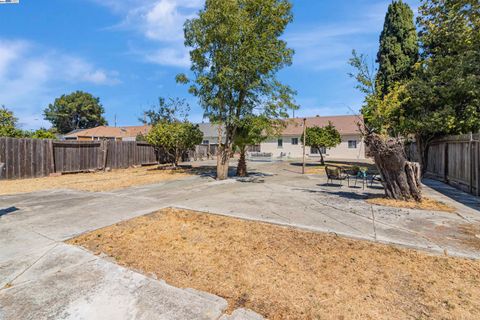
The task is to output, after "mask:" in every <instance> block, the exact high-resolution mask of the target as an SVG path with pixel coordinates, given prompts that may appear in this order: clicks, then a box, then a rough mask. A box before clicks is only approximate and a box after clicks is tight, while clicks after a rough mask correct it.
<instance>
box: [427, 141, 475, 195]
mask: <svg viewBox="0 0 480 320" xmlns="http://www.w3.org/2000/svg"><path fill="white" fill-rule="evenodd" d="M426 169H427V170H426V173H427V175H428V176H429V177H431V178H434V179H437V180H441V181H443V182H446V183H448V184H450V185H452V186H454V187H456V188H458V189H461V190H463V191H465V192H469V193H472V194H476V195H480V134H474V135H470V134H468V135H460V136H450V137H445V138H442V139H439V140H436V141H434V142H432V143H431V145H430V147H429V150H428V161H427V168H426Z"/></svg>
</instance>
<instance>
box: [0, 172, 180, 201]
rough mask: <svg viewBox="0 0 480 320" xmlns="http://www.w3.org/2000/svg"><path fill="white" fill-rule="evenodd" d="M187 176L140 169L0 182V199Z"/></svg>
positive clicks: (114, 187)
mask: <svg viewBox="0 0 480 320" xmlns="http://www.w3.org/2000/svg"><path fill="white" fill-rule="evenodd" d="M188 175H189V171H188V170H176V171H171V170H156V168H155V167H140V168H130V169H122V170H113V171H110V172H103V171H101V172H96V173H78V174H67V175H61V176H57V177H45V178H37V179H24V180H8V181H1V182H0V185H1V188H0V195H6V194H17V193H26V192H35V191H41V190H51V189H75V190H82V191H91V192H99V191H112V190H117V189H124V188H127V187H132V186H139V185H146V184H153V183H157V182H161V181H168V180H175V179H179V178H182V177H186V176H188Z"/></svg>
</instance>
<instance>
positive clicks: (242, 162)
mask: <svg viewBox="0 0 480 320" xmlns="http://www.w3.org/2000/svg"><path fill="white" fill-rule="evenodd" d="M246 153H247V148H245V147H243V148H240V159H239V160H238V165H237V176H238V177H246V176H247V175H248V173H247V160H246V157H245V154H246Z"/></svg>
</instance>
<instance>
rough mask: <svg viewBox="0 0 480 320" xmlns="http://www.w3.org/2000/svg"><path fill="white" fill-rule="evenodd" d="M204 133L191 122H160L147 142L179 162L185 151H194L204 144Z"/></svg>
mask: <svg viewBox="0 0 480 320" xmlns="http://www.w3.org/2000/svg"><path fill="white" fill-rule="evenodd" d="M202 139H203V133H202V131H201V130H200V128H199V127H198V125H194V124H192V123H189V122H180V121H174V122H159V123H158V124H156V125H155V126H154V127H153V128H152V129H151V130H150V132H149V133H148V135H147V137H146V140H147V142H148V143H150V144H151V145H153V146H155V147H156V148H157V149H158V150H160V151H163V152H165V153H166V154H168V155H169V156H170V158H171V159H172V160H173V161H172V162H173V165H174V166H177V165H178V162H179V161H180V160H181V157H182V155H183V153H184V152H185V151H188V150H191V149H193V148H194V147H195V146H196V145H199V144H200V143H201V142H202Z"/></svg>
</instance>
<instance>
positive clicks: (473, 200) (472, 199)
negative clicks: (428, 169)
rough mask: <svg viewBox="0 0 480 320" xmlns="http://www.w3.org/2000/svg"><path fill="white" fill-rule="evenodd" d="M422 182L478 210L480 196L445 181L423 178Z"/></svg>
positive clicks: (479, 208)
mask: <svg viewBox="0 0 480 320" xmlns="http://www.w3.org/2000/svg"><path fill="white" fill-rule="evenodd" d="M422 183H423V184H425V185H426V186H428V187H429V188H432V189H433V190H435V191H437V192H439V193H441V194H443V195H444V196H447V197H448V198H450V199H452V200H454V201H456V202H458V203H461V204H463V205H464V206H467V207H469V208H471V209H474V210H476V211H479V212H480V197H476V196H473V195H471V194H468V193H466V192H463V191H460V190H458V189H456V188H454V187H452V186H450V185H448V184H446V183H443V182H440V181H437V180H433V179H423V180H422Z"/></svg>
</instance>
